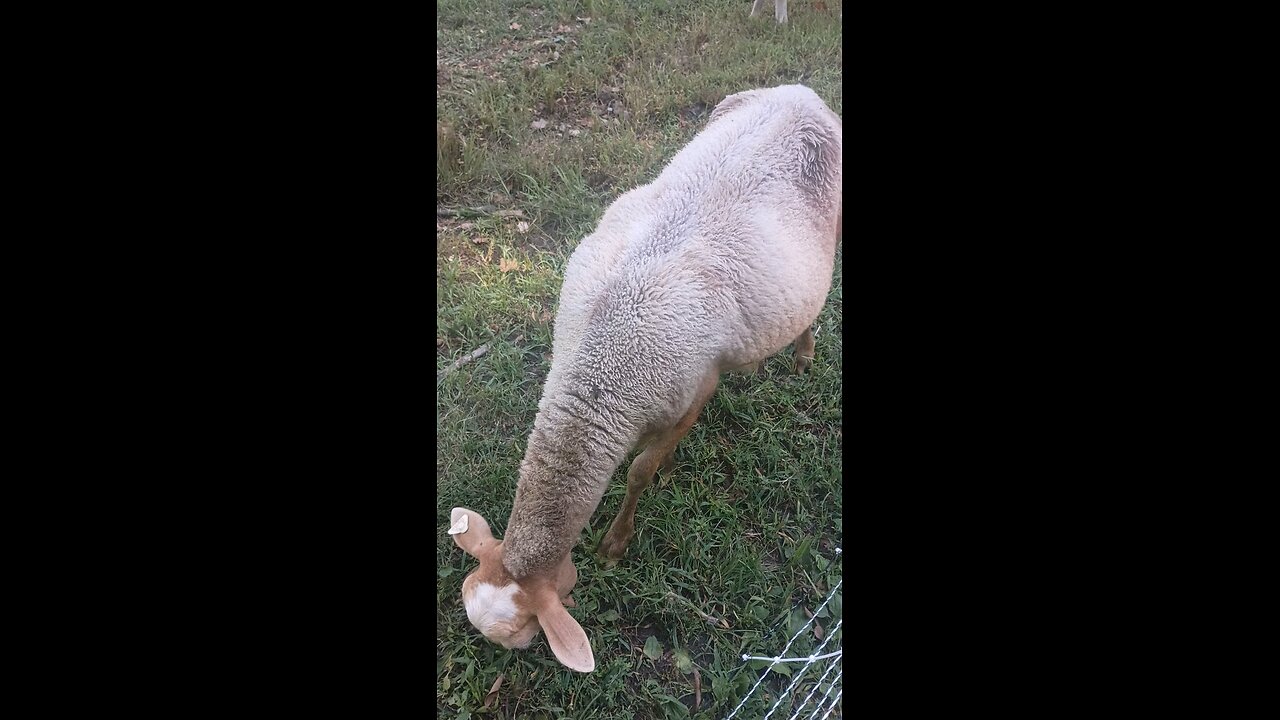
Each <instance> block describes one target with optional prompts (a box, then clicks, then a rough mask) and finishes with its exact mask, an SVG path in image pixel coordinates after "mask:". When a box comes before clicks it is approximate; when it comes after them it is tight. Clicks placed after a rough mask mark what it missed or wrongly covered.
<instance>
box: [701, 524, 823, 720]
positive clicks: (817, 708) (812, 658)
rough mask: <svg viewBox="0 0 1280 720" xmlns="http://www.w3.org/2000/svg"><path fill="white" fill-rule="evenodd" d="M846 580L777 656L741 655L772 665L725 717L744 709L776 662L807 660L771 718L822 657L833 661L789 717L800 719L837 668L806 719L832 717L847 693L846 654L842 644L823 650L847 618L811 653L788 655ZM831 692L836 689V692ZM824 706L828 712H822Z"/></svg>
mask: <svg viewBox="0 0 1280 720" xmlns="http://www.w3.org/2000/svg"><path fill="white" fill-rule="evenodd" d="M840 553H841V549H840V548H836V555H837V556H839V555H840ZM843 584H844V580H843V579H841V580H840V581H839V582H837V583H836V584H835V586H834V587H832V588H831V591H830V592H828V593H827V599H826V600H823V601H822V604H821V605H819V606H818V609H817V610H814V611H813V614H812V615H810V616H809V620H808V622H806V623H805V624H804V625H803V626H801V627H800V629H799V630H797V631H796V633H795V634H794V635H792V636H791V639H790V640H788V641H787V644H786V645H785V646H783V648H782V652H780V653H778V655H777V656H775V657H760V656H757V655H743V656H742V659H743V660H744V661H751V660H767V661H768V662H769V665H768V667H766V668H765V669H764V672H762V673H760V679H759V680H756V684H755V685H752V686H751V689H750V690H748V691H747V694H746V695H743V696H742V700H741V701H739V702H738V706H737V707H735V708H734V709H733V712H731V713H729V714H728V715H727V716H726V717H725V718H724V720H732V718H733V717H734V716H736V715H737V714H738V711H739V710H742V708H743V707H744V706H745V705H746V704H747V701H748V700H749V699H751V696H752V695H754V694H755V692H756V690H758V689H759V688H760V686H761V685H762V684H763V683H764V680H765V678H766V677H768V675H769V672H770V671H772V670H773V668H774V666H775V665H777V664H778V663H804V667H802V668H800V669H799V670H797V671H795V673H794V675H793V676H792V678H791V683H790V684H788V685H787V687H786V689H785V690H783V691H782V692H781V693H779V694H778V699H777V700H776V701H775V702H774V703H773V707H771V708H769V712H768V713H766V714H765V716H764V718H763V719H762V720H769V718H770V717H772V716H773V714H774V713H775V712H777V710H778V708H779V707H780V706H781V705H782V703H783V701H784V700H786V699H787V698H788V697H789V696H791V694H792V692H793V691H794V690H795V688H796V685H797V684H799V682H800V679H801V678H803V677H804V675H805V673H807V672H808V671H809V668H811V667H813V666H814V664H815V663H818V662H821V661H823V660H830V662H829V663H828V664H827V669H826V671H825V672H823V673H822V677H820V678H818V682H816V683H814V686H813V687H812V688H811V689H810V690H809V694H807V695H805V696H804V699H803V700H801V701H800V702H799V704H797V705H795V706H793V712H792V713H791V716H790V717H788V718H787V720H799V717H800V714H801V713H802V712H804V711H805V710H806V709H808V708H809V704H810V701H812V700H813V697H814V695H815V694H816V693H817V692H818V688H820V687H822V684H823V682H826V680H827V676H828V675H830V674H831V672H832V671H833V670H835V671H836V674H835V676H834V677H832V678H831V680H830V682H828V683H827V686H826V690H825V691H824V692H823V693H822V696H821V697H819V698H818V699H817V700H816V701H814V704H813V711H812V712H811V713H810V714H809V715H808V716H807V718H806V720H814V719H817V720H822V719H823V718H826V717H829V716H830V715H831V713H832V712H834V711H835V709H836V706H837V705H839V703H840V696H841V695H843V694H844V690H843V689H842V688H841V686H840V678H841V677H842V676H843V675H844V669H843V668H842V666H841V661H842V659H843V656H844V650H843V648H841V649H837V650H835V651H834V652H828V653H823V652H822V651H823V650H824V649H825V648H826V646H827V643H829V642H831V641H832V639H834V638H835V637H836V635H837V634H838V633H839V631H840V626H841V625H842V624H843V623H844V619H843V618H836V622H835V625H833V626H832V627H831V628H830V629H829V630H828V631H827V634H826V639H824V640H823V641H822V644H821V645H819V646H818V647H817V648H815V649H814V651H813V652H812V653H810V654H809V655H806V656H803V657H786V655H787V650H790V649H791V645H792V643H794V642H795V641H796V638H798V637H800V636H801V635H803V634H804V632H805V631H806V630H808V629H809V626H810V625H812V624H813V622H814V621H815V620H817V618H818V614H819V613H821V612H822V609H823V608H825V607H826V606H827V604H828V603H830V602H831V598H833V597H835V594H836V593H837V592H838V591H839V590H840V586H841V585H843ZM842 607H843V606H842ZM836 645H837V646H839V645H840V641H839V640H837V641H836ZM832 693H834V695H833V694H832ZM824 710H825V712H823V711H824ZM779 717H781V716H779ZM837 717H839V716H837Z"/></svg>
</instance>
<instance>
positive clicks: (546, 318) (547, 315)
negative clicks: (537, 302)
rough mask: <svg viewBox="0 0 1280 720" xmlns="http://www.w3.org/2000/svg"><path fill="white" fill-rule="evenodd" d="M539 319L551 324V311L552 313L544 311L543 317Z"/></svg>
mask: <svg viewBox="0 0 1280 720" xmlns="http://www.w3.org/2000/svg"><path fill="white" fill-rule="evenodd" d="M538 319H539V320H541V321H542V322H544V323H545V322H551V311H550V310H543V311H542V316H541V317H539V318H538Z"/></svg>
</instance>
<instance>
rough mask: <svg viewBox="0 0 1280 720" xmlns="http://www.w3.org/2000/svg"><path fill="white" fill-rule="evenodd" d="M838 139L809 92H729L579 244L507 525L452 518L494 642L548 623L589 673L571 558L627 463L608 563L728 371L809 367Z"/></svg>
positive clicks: (834, 194)
mask: <svg viewBox="0 0 1280 720" xmlns="http://www.w3.org/2000/svg"><path fill="white" fill-rule="evenodd" d="M841 133H842V129H841V121H840V119H839V118H838V117H837V116H836V115H835V113H833V112H832V111H831V110H830V109H829V108H828V107H827V106H826V104H824V103H823V101H822V100H821V99H820V98H819V97H818V96H817V94H815V93H814V92H813V91H812V90H810V89H809V88H807V87H804V86H802V85H786V86H781V87H775V88H768V89H758V90H748V91H745V92H740V93H736V94H733V95H729V96H728V97H726V98H725V99H724V100H723V101H721V102H720V103H719V104H718V105H717V106H716V107H715V109H714V110H713V111H712V113H711V116H710V119H709V120H708V124H707V126H706V127H705V128H704V129H703V130H702V131H701V132H700V133H699V134H698V135H697V136H696V137H694V139H693V140H692V141H691V142H690V143H689V144H688V145H687V146H686V147H685V148H683V149H682V150H681V151H680V152H679V153H677V154H676V156H675V157H674V158H673V159H672V160H671V161H670V163H669V164H668V165H667V167H666V168H665V169H664V170H663V172H662V173H661V174H660V175H659V176H658V178H657V179H655V180H654V181H653V182H651V183H649V184H648V185H644V186H642V187H639V188H636V189H634V190H631V191H629V192H627V193H625V194H623V195H622V196H621V197H619V198H618V199H617V200H616V201H615V202H614V203H613V204H612V205H611V206H610V207H609V208H608V209H607V210H606V211H605V213H604V216H603V217H602V218H601V220H600V223H599V225H598V226H597V228H596V230H595V232H593V233H591V234H590V235H589V236H587V237H586V238H584V239H583V240H582V241H581V243H580V244H579V245H578V247H577V249H576V250H575V251H574V252H573V254H572V256H571V257H570V258H569V261H568V263H567V265H566V268H565V271H564V281H563V285H562V287H561V290H560V300H559V307H558V309H557V312H556V317H555V325H554V338H553V344H552V363H551V369H550V371H549V372H548V374H547V378H546V380H545V383H544V385H543V391H542V398H541V400H540V402H539V404H538V412H537V416H536V418H535V420H534V423H533V429H532V432H531V433H530V435H529V438H528V444H527V447H526V451H525V455H524V459H523V461H522V462H521V464H520V471H519V479H518V481H517V484H516V494H515V501H514V503H513V506H512V509H511V515H510V518H509V520H508V522H507V529H506V535H505V537H504V538H503V540H501V541H499V540H497V539H495V538H494V537H493V534H492V532H491V531H490V529H489V524H488V523H487V522H486V521H485V519H484V518H483V517H481V516H480V515H479V514H478V513H476V512H475V511H473V510H469V509H467V508H462V507H457V508H453V510H452V511H451V512H450V518H449V521H450V529H449V534H450V535H452V536H453V539H454V542H455V543H456V544H457V545H458V546H459V547H460V548H462V550H463V551H465V552H466V553H468V554H469V555H471V556H472V557H474V558H475V559H476V560H478V561H479V562H480V565H479V567H478V568H477V569H476V570H475V571H474V572H472V573H471V574H470V575H469V576H468V577H467V578H466V579H465V580H464V581H463V584H462V596H463V604H464V606H465V608H466V612H467V617H468V619H469V620H470V621H471V623H472V624H473V625H474V626H475V627H476V629H477V630H479V631H480V633H481V634H482V635H484V636H485V637H486V638H488V639H489V640H491V641H493V642H496V643H498V644H500V645H502V646H504V647H507V648H520V647H527V646H528V645H529V644H530V642H532V640H533V638H534V637H535V636H536V635H537V633H538V630H539V628H541V629H542V630H544V631H545V632H546V635H547V641H548V643H549V644H550V646H551V650H552V652H553V653H554V654H555V656H556V658H557V659H558V660H559V661H560V662H561V663H562V664H564V665H565V666H566V667H568V668H571V669H573V670H576V671H579V672H591V671H592V670H593V669H594V668H595V657H594V655H593V653H592V651H591V644H590V641H589V639H588V638H587V635H586V632H585V631H584V630H583V629H582V626H581V625H579V624H578V622H577V621H576V620H574V619H573V617H572V616H571V615H569V613H568V611H567V610H565V607H574V606H575V605H574V601H573V598H572V596H571V594H570V591H571V590H572V589H573V587H574V585H575V584H576V583H577V579H578V573H577V569H576V568H575V567H574V564H573V562H572V560H571V558H570V550H571V549H572V547H573V545H574V544H575V543H576V542H577V540H578V537H579V535H580V533H581V531H582V529H583V528H584V527H585V526H586V524H587V521H588V520H589V519H590V517H591V515H592V513H594V512H595V509H596V507H597V506H598V505H599V504H600V500H601V498H602V497H603V495H604V491H605V489H606V487H607V486H608V484H609V479H610V477H611V476H612V475H613V473H614V471H615V470H616V469H617V467H618V466H619V465H620V464H621V463H622V461H623V460H624V459H625V458H626V456H627V455H628V454H629V453H630V451H631V450H633V449H636V448H640V449H641V452H640V453H639V454H638V455H637V456H636V457H635V459H634V460H633V461H632V463H631V466H630V469H629V470H628V472H627V493H626V497H625V499H624V500H623V503H622V507H621V509H620V510H619V511H618V514H617V516H616V517H615V518H614V519H613V523H612V524H611V525H610V527H609V530H608V532H607V533H606V535H605V536H604V538H603V540H602V542H601V544H600V546H599V548H598V552H599V553H600V555H601V556H602V558H603V559H604V560H605V561H607V562H609V563H613V562H617V560H618V559H620V558H621V557H622V555H623V553H624V552H625V551H626V548H627V546H628V544H629V543H630V541H631V538H632V535H633V534H634V531H635V509H636V502H637V500H638V497H639V495H640V493H641V492H642V491H643V490H644V488H645V487H646V486H648V485H649V483H650V481H652V479H653V476H654V473H655V472H656V471H657V470H658V468H660V467H661V468H662V469H664V471H667V470H669V469H670V468H671V467H672V463H673V460H674V452H675V447H676V444H677V443H678V442H679V441H680V439H681V438H683V437H684V435H685V434H686V433H687V432H689V429H690V427H691V426H692V425H693V423H694V421H695V420H696V419H697V417H698V414H699V413H700V412H701V410H702V407H703V405H704V404H705V403H706V402H707V400H708V399H709V398H710V397H711V395H712V394H713V393H714V392H715V389H716V386H717V383H718V382H719V377H720V374H721V373H722V372H727V371H751V370H754V369H755V368H756V367H757V366H758V365H759V363H760V362H762V361H763V360H764V359H766V358H768V357H770V356H772V355H774V354H775V353H777V352H779V351H780V350H782V349H783V348H785V347H786V346H787V345H788V344H791V343H794V346H795V355H794V361H793V369H794V371H795V372H796V373H803V372H804V371H806V370H807V369H808V368H809V366H810V364H811V362H812V360H813V351H814V340H813V333H812V332H811V329H810V328H811V326H812V324H813V322H814V320H815V319H816V318H817V316H818V313H819V311H820V310H821V309H822V306H823V303H824V302H825V301H826V297H827V292H828V291H829V289H830V287H831V280H832V269H833V264H834V256H835V251H836V245H837V243H838V241H839V235H840V232H841V229H842V227H841V226H842V220H843V217H842V215H843V207H842V201H841V187H842V184H841V183H842V180H841V152H842V145H841V142H842V140H841V138H842V135H841Z"/></svg>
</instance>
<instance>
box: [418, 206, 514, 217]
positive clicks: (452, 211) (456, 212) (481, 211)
mask: <svg viewBox="0 0 1280 720" xmlns="http://www.w3.org/2000/svg"><path fill="white" fill-rule="evenodd" d="M480 215H493V216H495V217H524V211H523V210H520V209H519V208H516V209H513V210H499V209H498V208H497V207H495V206H493V205H481V206H480V207H462V208H447V207H437V208H436V217H478V216H480Z"/></svg>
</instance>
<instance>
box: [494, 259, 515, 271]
mask: <svg viewBox="0 0 1280 720" xmlns="http://www.w3.org/2000/svg"><path fill="white" fill-rule="evenodd" d="M519 268H520V263H519V262H517V261H515V260H508V259H506V258H502V259H501V260H499V261H498V269H499V270H501V271H502V272H504V273H506V272H511V271H512V270H518V269H519Z"/></svg>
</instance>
